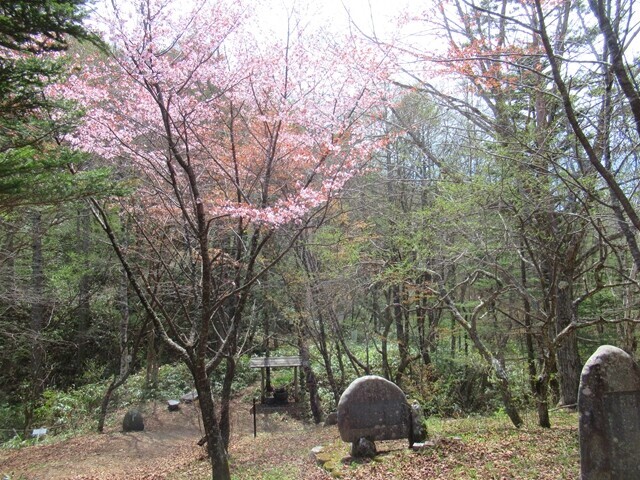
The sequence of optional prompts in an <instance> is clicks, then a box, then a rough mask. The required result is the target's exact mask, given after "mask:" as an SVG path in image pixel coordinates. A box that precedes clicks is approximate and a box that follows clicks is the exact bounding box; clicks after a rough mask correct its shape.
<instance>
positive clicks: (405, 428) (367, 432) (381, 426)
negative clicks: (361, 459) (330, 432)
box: [338, 375, 411, 456]
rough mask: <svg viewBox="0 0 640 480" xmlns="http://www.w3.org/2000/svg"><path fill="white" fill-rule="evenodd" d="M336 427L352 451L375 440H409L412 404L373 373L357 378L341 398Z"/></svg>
mask: <svg viewBox="0 0 640 480" xmlns="http://www.w3.org/2000/svg"><path fill="white" fill-rule="evenodd" d="M338 429H339V431H340V437H341V438H342V440H343V441H345V442H351V443H352V451H353V452H361V451H362V450H363V449H362V448H359V447H360V446H363V445H364V446H369V442H373V441H375V440H395V439H400V438H407V439H409V437H410V434H411V407H410V406H409V403H408V402H407V399H406V397H405V394H404V392H403V391H402V390H400V388H399V387H398V386H397V385H396V384H394V383H392V382H390V381H389V380H386V379H384V378H382V377H378V376H376V375H367V376H364V377H360V378H358V379H356V380H354V381H353V383H351V385H349V387H348V388H347V389H346V390H345V391H344V393H343V394H342V397H340V402H338ZM360 439H366V440H367V441H368V442H361V441H360ZM410 441H411V439H410ZM356 456H359V455H356Z"/></svg>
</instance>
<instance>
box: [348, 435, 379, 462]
mask: <svg viewBox="0 0 640 480" xmlns="http://www.w3.org/2000/svg"><path fill="white" fill-rule="evenodd" d="M377 454H378V451H377V450H376V444H375V443H373V441H372V440H369V439H367V438H359V439H358V440H357V441H355V442H352V443H351V456H352V457H355V458H373V457H375V456H376V455H377Z"/></svg>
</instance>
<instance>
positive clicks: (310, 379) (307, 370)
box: [298, 331, 323, 424]
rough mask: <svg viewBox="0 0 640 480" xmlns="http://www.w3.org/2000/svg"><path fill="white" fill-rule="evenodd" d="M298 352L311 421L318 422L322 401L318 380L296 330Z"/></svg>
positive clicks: (306, 349)
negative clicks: (307, 394)
mask: <svg viewBox="0 0 640 480" xmlns="http://www.w3.org/2000/svg"><path fill="white" fill-rule="evenodd" d="M298 352H299V353H300V359H301V360H302V371H303V372H304V376H305V380H306V382H305V383H306V386H307V391H308V392H309V403H310V406H311V414H312V415H313V421H314V422H315V423H316V424H318V423H320V422H321V421H322V417H323V412H322V402H321V401H320V395H319V394H318V380H317V378H316V374H315V373H313V369H312V368H311V361H310V357H309V349H308V348H307V345H306V343H305V341H304V338H303V336H302V333H301V332H300V331H299V332H298Z"/></svg>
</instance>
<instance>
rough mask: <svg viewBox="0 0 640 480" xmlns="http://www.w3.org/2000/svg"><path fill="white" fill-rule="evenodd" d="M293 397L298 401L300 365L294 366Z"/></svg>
mask: <svg viewBox="0 0 640 480" xmlns="http://www.w3.org/2000/svg"><path fill="white" fill-rule="evenodd" d="M293 399H294V400H295V401H296V402H297V401H298V367H293Z"/></svg>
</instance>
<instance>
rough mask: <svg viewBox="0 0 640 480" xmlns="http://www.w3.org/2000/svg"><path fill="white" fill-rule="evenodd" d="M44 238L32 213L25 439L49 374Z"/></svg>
mask: <svg viewBox="0 0 640 480" xmlns="http://www.w3.org/2000/svg"><path fill="white" fill-rule="evenodd" d="M43 236H44V233H43V226H42V215H41V214H40V212H38V211H37V210H34V211H32V213H31V255H32V256H31V289H30V290H31V292H30V303H31V318H30V320H31V331H32V335H33V338H32V344H31V365H30V372H31V378H30V379H29V382H30V383H29V384H30V388H29V397H28V399H27V401H26V402H25V435H26V434H27V433H28V431H29V429H30V428H31V423H32V421H33V414H34V410H35V407H36V404H37V402H38V399H39V397H40V395H41V394H42V392H43V390H44V383H45V373H44V358H45V348H44V344H43V342H42V338H41V336H42V329H43V326H44V315H45V303H44V297H45V293H44V286H45V285H44V284H45V279H44V258H43V252H42V238H43Z"/></svg>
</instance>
